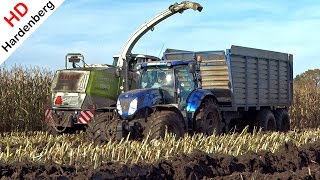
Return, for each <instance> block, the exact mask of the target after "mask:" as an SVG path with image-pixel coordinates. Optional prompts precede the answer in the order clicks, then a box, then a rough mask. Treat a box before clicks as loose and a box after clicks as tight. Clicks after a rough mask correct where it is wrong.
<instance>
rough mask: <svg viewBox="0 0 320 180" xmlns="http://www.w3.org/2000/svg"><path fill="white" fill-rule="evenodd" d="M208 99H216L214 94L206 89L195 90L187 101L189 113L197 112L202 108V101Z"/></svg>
mask: <svg viewBox="0 0 320 180" xmlns="http://www.w3.org/2000/svg"><path fill="white" fill-rule="evenodd" d="M206 97H212V98H214V94H213V93H212V92H211V91H209V90H205V89H196V90H194V91H193V92H192V93H191V94H190V96H189V98H188V99H187V112H188V113H193V112H195V111H196V110H197V109H198V108H199V107H200V105H201V103H202V100H203V99H205V98H206Z"/></svg>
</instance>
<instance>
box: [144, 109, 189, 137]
mask: <svg viewBox="0 0 320 180" xmlns="http://www.w3.org/2000/svg"><path fill="white" fill-rule="evenodd" d="M169 124H171V125H172V124H173V125H174V126H175V127H176V131H178V132H175V134H176V138H177V139H178V138H181V137H182V136H183V134H184V124H183V119H181V116H180V115H179V114H177V113H176V112H174V111H155V112H154V113H152V114H151V116H150V117H149V120H148V124H147V127H146V129H145V131H144V136H145V137H146V136H148V135H149V138H150V139H156V138H164V136H165V132H166V125H169ZM149 133H150V134H149Z"/></svg>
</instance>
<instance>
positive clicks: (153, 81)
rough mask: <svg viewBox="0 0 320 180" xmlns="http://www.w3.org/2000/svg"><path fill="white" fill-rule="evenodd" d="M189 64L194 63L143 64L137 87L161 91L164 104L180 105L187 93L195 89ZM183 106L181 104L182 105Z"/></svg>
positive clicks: (193, 77)
mask: <svg viewBox="0 0 320 180" xmlns="http://www.w3.org/2000/svg"><path fill="white" fill-rule="evenodd" d="M189 64H190V65H189ZM191 64H195V61H193V60H191V61H181V60H179V61H162V62H151V63H143V64H142V66H141V71H140V73H141V74H140V81H139V85H138V87H139V88H140V89H145V88H158V89H161V90H162V93H163V97H164V99H163V100H164V102H163V103H165V104H180V103H182V102H184V101H185V100H186V98H187V96H188V94H189V93H188V92H191V91H193V90H194V89H195V88H197V83H195V82H196V81H195V77H196V76H195V75H194V74H193V71H192V69H190V68H189V67H192V66H191ZM182 104H183V103H182Z"/></svg>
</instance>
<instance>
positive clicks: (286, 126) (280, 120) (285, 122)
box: [274, 109, 290, 132]
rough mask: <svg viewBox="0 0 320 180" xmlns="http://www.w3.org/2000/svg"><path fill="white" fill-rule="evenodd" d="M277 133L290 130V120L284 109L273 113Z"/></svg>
mask: <svg viewBox="0 0 320 180" xmlns="http://www.w3.org/2000/svg"><path fill="white" fill-rule="evenodd" d="M274 117H275V119H276V123H277V127H278V131H281V132H288V131H289V130H290V118H289V114H288V111H287V110H286V109H277V110H275V111H274Z"/></svg>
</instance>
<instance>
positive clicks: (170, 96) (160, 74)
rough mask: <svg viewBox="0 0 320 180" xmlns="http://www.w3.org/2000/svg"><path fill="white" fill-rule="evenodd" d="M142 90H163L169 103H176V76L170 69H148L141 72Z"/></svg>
mask: <svg viewBox="0 0 320 180" xmlns="http://www.w3.org/2000/svg"><path fill="white" fill-rule="evenodd" d="M140 77H141V79H140V88H142V89H144V88H161V89H163V90H164V94H165V99H166V101H167V102H168V103H171V102H174V89H175V88H174V75H173V69H172V68H169V67H148V68H146V69H144V70H143V71H142V72H141V76H140Z"/></svg>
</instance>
